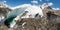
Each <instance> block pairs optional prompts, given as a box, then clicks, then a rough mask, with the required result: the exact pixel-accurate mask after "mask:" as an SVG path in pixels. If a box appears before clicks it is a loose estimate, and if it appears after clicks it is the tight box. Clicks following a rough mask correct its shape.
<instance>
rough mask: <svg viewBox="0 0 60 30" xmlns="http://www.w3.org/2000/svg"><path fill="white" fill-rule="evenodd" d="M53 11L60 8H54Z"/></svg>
mask: <svg viewBox="0 0 60 30" xmlns="http://www.w3.org/2000/svg"><path fill="white" fill-rule="evenodd" d="M52 9H53V10H60V8H52Z"/></svg>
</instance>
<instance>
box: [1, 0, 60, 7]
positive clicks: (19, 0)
mask: <svg viewBox="0 0 60 30" xmlns="http://www.w3.org/2000/svg"><path fill="white" fill-rule="evenodd" d="M0 1H1V2H3V1H6V4H8V5H10V6H12V7H15V6H18V5H22V4H32V2H31V1H32V0H0ZM36 1H37V2H38V4H37V5H41V4H42V3H47V2H52V3H53V5H52V7H54V8H60V0H36Z"/></svg>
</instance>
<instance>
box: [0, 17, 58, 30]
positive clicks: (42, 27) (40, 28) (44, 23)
mask: <svg viewBox="0 0 60 30" xmlns="http://www.w3.org/2000/svg"><path fill="white" fill-rule="evenodd" d="M21 20H22V21H20V22H19V21H18V22H17V24H18V26H17V28H15V27H14V28H13V29H12V28H7V27H6V26H0V30H58V29H57V23H56V21H50V20H48V19H47V18H45V17H43V18H40V19H34V18H28V19H21ZM24 22H26V23H25V24H24V25H23V26H22V24H23V23H24Z"/></svg>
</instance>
